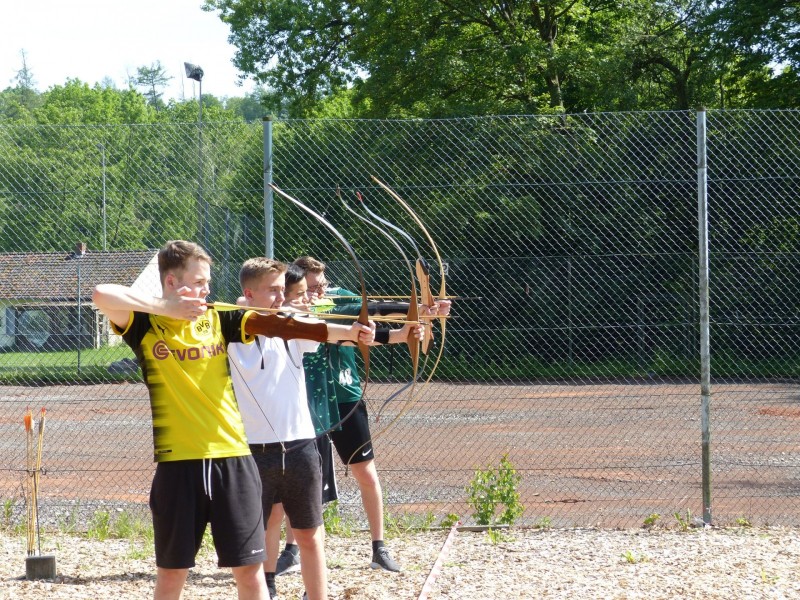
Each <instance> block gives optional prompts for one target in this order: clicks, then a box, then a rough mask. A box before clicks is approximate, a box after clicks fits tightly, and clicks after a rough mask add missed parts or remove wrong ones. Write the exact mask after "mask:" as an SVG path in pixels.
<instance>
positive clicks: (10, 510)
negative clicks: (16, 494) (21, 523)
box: [3, 498, 17, 531]
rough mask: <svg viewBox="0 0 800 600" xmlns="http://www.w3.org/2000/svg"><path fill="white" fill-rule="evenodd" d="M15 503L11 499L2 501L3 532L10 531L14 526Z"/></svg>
mask: <svg viewBox="0 0 800 600" xmlns="http://www.w3.org/2000/svg"><path fill="white" fill-rule="evenodd" d="M16 505H17V501H16V500H14V499H13V498H6V499H5V500H3V530H4V531H11V529H12V528H13V525H14V508H15V507H16Z"/></svg>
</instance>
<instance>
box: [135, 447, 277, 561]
mask: <svg viewBox="0 0 800 600" xmlns="http://www.w3.org/2000/svg"><path fill="white" fill-rule="evenodd" d="M260 498H261V481H260V480H259V478H258V471H257V469H256V465H255V462H253V457H252V456H236V457H231V458H214V459H205V460H179V461H174V462H162V463H158V464H157V465H156V474H155V476H154V477H153V484H152V487H151V488H150V511H151V512H152V514H153V532H154V538H155V548H156V565H157V566H159V567H162V568H164V569H189V568H191V567H193V566H194V564H195V562H194V559H195V556H196V555H197V551H198V550H199V549H200V544H201V543H202V541H203V534H204V533H205V530H206V524H208V523H211V535H212V537H213V538H214V547H215V549H216V551H217V559H218V564H219V566H220V567H241V566H244V565H252V564H257V563H260V562H263V561H264V560H265V558H266V553H265V551H264V519H263V515H262V512H261V501H260Z"/></svg>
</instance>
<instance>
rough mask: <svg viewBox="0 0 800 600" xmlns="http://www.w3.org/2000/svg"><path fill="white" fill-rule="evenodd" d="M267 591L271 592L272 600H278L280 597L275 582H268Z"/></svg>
mask: <svg viewBox="0 0 800 600" xmlns="http://www.w3.org/2000/svg"><path fill="white" fill-rule="evenodd" d="M267 591H268V592H269V597H270V600H272V598H277V597H278V590H277V588H276V587H275V582H274V581H268V582H267Z"/></svg>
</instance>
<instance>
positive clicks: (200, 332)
mask: <svg viewBox="0 0 800 600" xmlns="http://www.w3.org/2000/svg"><path fill="white" fill-rule="evenodd" d="M192 333H193V335H194V337H195V338H196V339H198V340H203V339H205V338H207V337H209V336H210V335H211V321H209V320H208V317H207V316H205V315H203V316H202V317H199V318H198V319H197V321H195V322H194V324H193V325H192Z"/></svg>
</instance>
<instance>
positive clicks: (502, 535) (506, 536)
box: [486, 528, 514, 546]
mask: <svg viewBox="0 0 800 600" xmlns="http://www.w3.org/2000/svg"><path fill="white" fill-rule="evenodd" d="M486 537H488V538H489V541H490V542H491V544H492V546H497V544H499V543H501V542H513V541H514V536H513V535H511V534H510V533H508V530H507V529H493V528H489V529H487V530H486Z"/></svg>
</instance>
